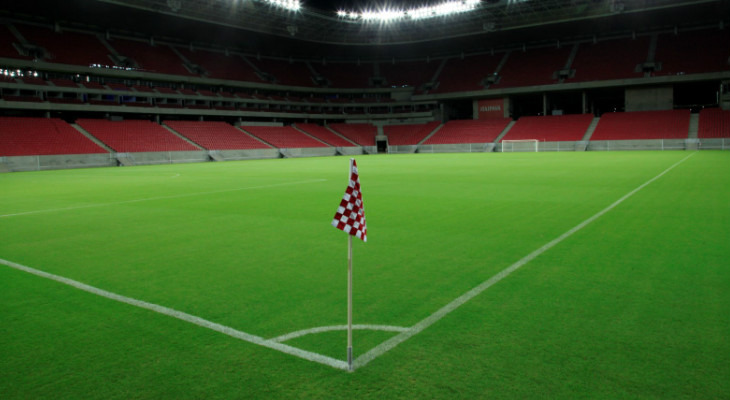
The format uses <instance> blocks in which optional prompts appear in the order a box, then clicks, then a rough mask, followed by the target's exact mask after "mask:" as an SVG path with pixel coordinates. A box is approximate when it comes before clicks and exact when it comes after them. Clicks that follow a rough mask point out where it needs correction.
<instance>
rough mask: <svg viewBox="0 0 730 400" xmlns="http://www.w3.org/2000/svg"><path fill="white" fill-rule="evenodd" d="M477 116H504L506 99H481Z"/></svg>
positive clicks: (483, 117)
mask: <svg viewBox="0 0 730 400" xmlns="http://www.w3.org/2000/svg"><path fill="white" fill-rule="evenodd" d="M477 118H478V119H489V118H504V99H489V100H479V101H478V102H477Z"/></svg>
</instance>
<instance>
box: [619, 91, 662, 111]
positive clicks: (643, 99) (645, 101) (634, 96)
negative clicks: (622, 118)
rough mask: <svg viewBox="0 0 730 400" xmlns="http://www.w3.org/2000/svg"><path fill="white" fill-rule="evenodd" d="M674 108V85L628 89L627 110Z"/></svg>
mask: <svg viewBox="0 0 730 400" xmlns="http://www.w3.org/2000/svg"><path fill="white" fill-rule="evenodd" d="M672 108H674V89H673V88H672V86H657V87H638V88H627V89H626V111H654V110H671V109H672Z"/></svg>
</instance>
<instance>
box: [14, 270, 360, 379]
mask: <svg viewBox="0 0 730 400" xmlns="http://www.w3.org/2000/svg"><path fill="white" fill-rule="evenodd" d="M0 264H3V265H6V266H8V267H10V268H14V269H16V270H19V271H23V272H27V273H29V274H32V275H36V276H39V277H41V278H45V279H50V280H52V281H56V282H59V283H62V284H64V285H68V286H71V287H73V288H75V289H79V290H83V291H84V292H88V293H91V294H95V295H97V296H101V297H104V298H107V299H110V300H114V301H117V302H120V303H125V304H129V305H131V306H135V307H139V308H143V309H146V310H150V311H154V312H156V313H159V314H163V315H167V316H169V317H172V318H176V319H179V320H181V321H185V322H189V323H191V324H193V325H197V326H200V327H203V328H208V329H210V330H213V331H216V332H219V333H222V334H224V335H228V336H231V337H234V338H236V339H240V340H243V341H245V342H249V343H252V344H255V345H259V346H263V347H267V348H269V349H273V350H278V351H280V352H282V353H285V354H289V355H292V356H295V357H299V358H302V359H305V360H307V361H312V362H316V363H319V364H323V365H326V366H329V367H332V368H336V369H341V370H343V371H347V370H348V368H349V366H348V365H347V362H345V361H342V360H337V359H334V358H332V357H328V356H325V355H322V354H318V353H314V352H311V351H307V350H302V349H300V348H297V347H293V346H289V345H286V344H283V343H279V342H275V341H273V340H267V339H264V338H262V337H260V336H256V335H252V334H250V333H246V332H242V331H239V330H236V329H233V328H231V327H229V326H225V325H221V324H218V323H215V322H212V321H208V320H206V319H203V318H200V317H197V316H195V315H191V314H188V313H185V312H182V311H178V310H175V309H172V308H169V307H165V306H161V305H158V304H154V303H148V302H146V301H142V300H137V299H133V298H131V297H127V296H122V295H120V294H116V293H113V292H109V291H106V290H103V289H99V288H97V287H94V286H90V285H87V284H85V283H82V282H79V281H75V280H73V279H69V278H65V277H62V276H59V275H54V274H50V273H48V272H44V271H40V270H37V269H35V268H31V267H27V266H25V265H21V264H18V263H14V262H12V261H8V260H4V259H1V258H0Z"/></svg>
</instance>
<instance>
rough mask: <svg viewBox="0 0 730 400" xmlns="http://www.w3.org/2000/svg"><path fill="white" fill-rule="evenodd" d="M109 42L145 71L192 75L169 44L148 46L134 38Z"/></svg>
mask: <svg viewBox="0 0 730 400" xmlns="http://www.w3.org/2000/svg"><path fill="white" fill-rule="evenodd" d="M109 44H110V45H111V46H112V47H114V49H115V50H116V51H117V52H118V53H119V54H120V55H122V56H124V57H128V58H131V59H132V60H134V61H135V62H136V63H137V66H138V67H139V68H140V69H142V70H144V71H145V72H156V73H160V74H169V75H183V76H193V75H196V74H193V73H191V72H190V71H188V70H187V69H186V68H185V67H184V65H183V61H182V59H181V58H180V57H178V56H177V54H175V53H174V52H173V51H172V49H170V47H169V46H166V45H156V46H150V45H149V44H148V43H145V42H138V41H135V40H126V39H114V40H110V41H109Z"/></svg>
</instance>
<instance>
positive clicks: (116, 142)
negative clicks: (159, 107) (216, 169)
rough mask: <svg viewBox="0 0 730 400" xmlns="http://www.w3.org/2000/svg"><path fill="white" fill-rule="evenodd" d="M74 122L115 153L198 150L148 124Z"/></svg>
mask: <svg viewBox="0 0 730 400" xmlns="http://www.w3.org/2000/svg"><path fill="white" fill-rule="evenodd" d="M76 123H78V124H79V125H80V126H81V127H82V128H84V129H85V130H86V131H88V132H89V133H91V134H92V135H94V136H95V137H96V138H98V139H99V140H101V141H102V142H104V143H105V144H106V145H107V146H109V147H111V148H112V149H114V151H117V152H124V153H132V152H156V151H196V150H200V149H198V148H197V147H195V146H193V145H192V144H190V143H188V142H186V141H185V140H183V139H180V138H179V137H177V136H175V135H174V134H173V133H171V132H170V131H168V130H167V129H165V128H163V127H162V126H160V125H159V124H156V123H154V122H151V121H143V120H129V121H108V120H104V119H79V120H78V121H76Z"/></svg>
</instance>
